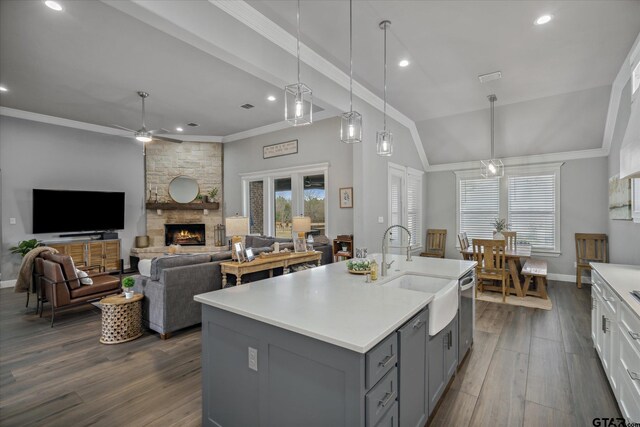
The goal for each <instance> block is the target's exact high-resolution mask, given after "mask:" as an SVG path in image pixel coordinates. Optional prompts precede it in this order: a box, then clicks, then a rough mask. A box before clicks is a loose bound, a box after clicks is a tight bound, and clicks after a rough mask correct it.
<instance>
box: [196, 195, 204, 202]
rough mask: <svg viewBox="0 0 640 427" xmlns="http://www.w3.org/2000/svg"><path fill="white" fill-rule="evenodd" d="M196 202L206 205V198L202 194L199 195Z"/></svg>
mask: <svg viewBox="0 0 640 427" xmlns="http://www.w3.org/2000/svg"><path fill="white" fill-rule="evenodd" d="M196 200H197V201H198V202H200V203H204V196H203V195H202V194H201V193H198V195H197V196H196Z"/></svg>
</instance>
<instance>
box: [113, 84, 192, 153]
mask: <svg viewBox="0 0 640 427" xmlns="http://www.w3.org/2000/svg"><path fill="white" fill-rule="evenodd" d="M136 93H137V94H138V96H139V97H140V98H142V127H141V128H140V129H139V130H133V129H129V128H126V127H124V126H120V125H113V126H115V127H117V128H120V129H124V130H126V131H129V132H133V136H135V138H136V139H137V140H138V141H140V142H144V143H146V142H151V141H168V142H175V143H177V144H180V143H182V141H181V140H179V139H174V138H168V137H166V136H160V135H158V134H162V133H169V131H168V130H166V129H162V128H160V129H158V130H147V127H146V125H145V122H144V119H145V114H144V100H145V99H146V98H147V97H148V96H149V94H148V93H147V92H143V91H137V92H136Z"/></svg>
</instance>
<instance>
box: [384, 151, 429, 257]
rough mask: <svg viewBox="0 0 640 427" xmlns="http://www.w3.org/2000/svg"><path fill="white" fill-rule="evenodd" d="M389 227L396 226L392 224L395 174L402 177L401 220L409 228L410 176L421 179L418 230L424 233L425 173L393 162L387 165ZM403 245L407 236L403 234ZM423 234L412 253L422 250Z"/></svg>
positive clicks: (418, 238) (418, 237)
mask: <svg viewBox="0 0 640 427" xmlns="http://www.w3.org/2000/svg"><path fill="white" fill-rule="evenodd" d="M387 165H388V166H387V225H388V226H389V227H391V226H392V225H394V224H391V178H392V176H393V175H392V174H393V173H394V172H395V173H397V174H398V175H401V176H402V187H401V190H400V192H401V195H402V212H401V215H400V216H401V218H402V224H400V225H403V226H404V227H408V207H407V200H408V195H407V178H408V176H409V175H413V176H416V177H420V199H419V203H418V205H419V207H420V209H419V210H418V224H419V226H418V229H419V231H420V232H422V231H423V230H424V212H423V210H424V209H423V208H424V206H423V201H424V200H423V197H424V194H423V193H424V171H421V170H419V169H414V168H412V167H409V166H402V165H399V164H396V163H393V162H389V163H388V164H387ZM402 236H403V237H402V244H403V245H406V240H405V239H406V235H405V234H404V233H403V234H402ZM422 237H423V236H422V234H420V235H419V236H416V238H415V239H414V240H415V241H416V243H415V244H414V245H411V251H412V252H414V251H418V250H422V247H423V244H424V242H422Z"/></svg>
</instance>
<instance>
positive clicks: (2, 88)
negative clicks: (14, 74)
mask: <svg viewBox="0 0 640 427" xmlns="http://www.w3.org/2000/svg"><path fill="white" fill-rule="evenodd" d="M8 91H9V89H7V88H6V87H5V86H0V92H8Z"/></svg>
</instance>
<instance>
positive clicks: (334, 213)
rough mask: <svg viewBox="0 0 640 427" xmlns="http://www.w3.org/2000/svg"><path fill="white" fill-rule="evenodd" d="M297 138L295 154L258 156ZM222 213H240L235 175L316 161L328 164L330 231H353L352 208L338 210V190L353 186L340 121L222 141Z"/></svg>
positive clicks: (239, 189) (239, 190)
mask: <svg viewBox="0 0 640 427" xmlns="http://www.w3.org/2000/svg"><path fill="white" fill-rule="evenodd" d="M292 139H297V140H298V154H293V155H288V156H281V157H273V158H270V159H263V158H262V147H263V146H265V145H270V144H276V143H279V142H284V141H290V140H292ZM223 149H224V180H223V182H224V195H225V200H224V213H225V216H226V215H234V214H235V213H236V212H240V213H242V181H241V180H240V177H239V174H240V173H246V172H258V171H267V170H271V169H280V168H286V167H293V166H303V165H310V164H316V163H324V162H328V163H329V189H328V191H327V193H326V198H327V201H328V202H329V222H330V224H329V227H330V233H331V234H332V236H330V237H335V236H336V235H337V234H351V233H353V209H340V206H339V203H338V191H339V188H341V187H352V186H353V174H352V171H351V164H352V146H350V145H346V144H342V143H340V121H339V120H338V119H337V118H331V119H326V120H321V121H316V122H314V123H313V124H311V125H308V126H302V127H290V128H286V129H283V130H279V131H276V132H270V133H268V134H263V135H258V136H255V137H251V138H246V139H242V140H239V141H234V142H229V143H226V144H224V146H223Z"/></svg>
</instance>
